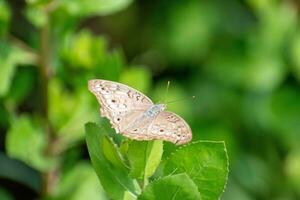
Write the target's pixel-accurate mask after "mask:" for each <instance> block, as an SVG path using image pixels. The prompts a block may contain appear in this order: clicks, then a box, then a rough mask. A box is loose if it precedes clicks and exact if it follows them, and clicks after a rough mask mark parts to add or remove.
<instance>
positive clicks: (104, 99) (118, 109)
mask: <svg viewBox="0 0 300 200" xmlns="http://www.w3.org/2000/svg"><path fill="white" fill-rule="evenodd" d="M88 86H89V90H90V91H91V92H92V93H93V94H94V95H95V96H96V98H97V100H98V102H99V103H100V105H101V109H100V113H101V116H103V117H107V118H108V119H109V120H110V123H111V124H112V126H113V127H114V128H115V129H116V131H117V132H123V130H124V129H126V128H127V127H128V124H130V123H132V121H134V119H137V118H138V117H139V116H141V115H142V114H143V113H144V112H145V111H146V110H147V109H148V108H149V107H150V106H152V105H153V103H152V101H151V100H150V99H149V98H148V97H147V96H146V95H144V94H143V93H141V92H139V91H137V90H135V89H133V88H131V87H129V86H127V85H124V84H121V83H117V82H113V81H107V80H101V79H94V80H90V81H89V83H88Z"/></svg>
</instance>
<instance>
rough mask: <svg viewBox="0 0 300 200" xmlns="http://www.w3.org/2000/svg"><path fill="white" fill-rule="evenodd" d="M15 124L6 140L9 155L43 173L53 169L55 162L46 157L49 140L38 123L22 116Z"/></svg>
mask: <svg viewBox="0 0 300 200" xmlns="http://www.w3.org/2000/svg"><path fill="white" fill-rule="evenodd" d="M14 123H15V124H14V126H13V127H12V128H11V129H10V130H9V131H8V136H7V138H6V149H7V153H8V155H9V156H11V157H13V158H17V159H20V160H22V161H24V162H26V163H27V164H29V165H31V166H32V167H35V168H36V169H39V170H41V171H43V170H47V169H49V168H51V167H53V164H54V163H53V161H51V160H50V159H48V158H46V157H45V156H44V153H45V151H46V144H47V140H46V138H45V135H44V134H43V132H42V130H41V127H40V125H39V124H38V122H35V121H34V120H33V119H31V118H30V117H28V116H21V117H20V118H18V119H17V120H15V121H14Z"/></svg>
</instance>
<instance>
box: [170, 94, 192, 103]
mask: <svg viewBox="0 0 300 200" xmlns="http://www.w3.org/2000/svg"><path fill="white" fill-rule="evenodd" d="M195 98H196V97H195V96H191V97H186V98H182V99H176V100H173V101H169V102H166V104H170V103H175V102H179V101H185V100H189V99H192V100H194V99H195Z"/></svg>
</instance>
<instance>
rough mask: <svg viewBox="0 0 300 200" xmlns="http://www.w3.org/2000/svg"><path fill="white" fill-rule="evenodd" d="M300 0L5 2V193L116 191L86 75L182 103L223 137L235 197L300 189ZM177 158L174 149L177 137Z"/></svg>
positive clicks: (0, 133)
mask: <svg viewBox="0 0 300 200" xmlns="http://www.w3.org/2000/svg"><path fill="white" fill-rule="evenodd" d="M299 9H300V3H299V1H297V0H227V1H222V0H185V1H183V0H172V1H159V0H136V1H131V0H84V1H80V0H73V1H70V0H27V1H23V0H9V1H8V0H6V1H5V0H0V141H1V142H0V199H1V200H2V199H3V200H12V199H59V200H60V199H71V200H79V199H91V200H94V199H106V196H105V194H104V192H103V191H102V189H101V186H100V183H99V181H98V179H97V177H96V175H95V173H94V170H93V168H92V166H91V164H90V161H89V156H88V153H87V150H86V145H85V139H84V124H85V123H86V122H88V121H95V122H100V120H101V119H100V118H99V112H98V109H99V105H98V104H97V102H96V99H95V97H94V96H93V95H91V94H90V93H89V92H88V90H87V80H89V79H93V78H101V79H109V80H114V81H119V82H122V83H126V84H128V85H131V86H133V87H135V88H137V89H139V90H140V91H142V92H144V93H145V94H147V95H148V96H149V97H151V98H152V99H153V100H154V101H155V102H159V101H161V100H163V99H164V98H165V95H166V92H165V90H166V85H167V81H168V80H170V81H171V85H170V90H169V93H168V96H167V100H169V101H170V100H175V99H178V98H183V97H190V96H192V95H195V96H196V99H195V100H192V101H191V100H187V101H181V102H177V103H174V104H170V105H169V110H171V111H174V112H176V113H178V114H180V115H181V116H182V117H183V118H185V119H186V121H188V123H189V124H190V126H191V128H192V130H193V134H194V138H193V140H200V139H201V140H224V141H225V142H226V145H227V151H228V154H229V158H230V175H229V181H228V184H227V188H226V191H225V193H224V195H223V196H222V199H223V200H254V199H255V200H256V199H257V200H269V199H272V200H295V199H300V147H299V145H300V144H299V143H300V90H299V89H300V87H299V84H300V82H299V81H300V24H299V22H300V16H299ZM164 148H165V156H166V155H167V154H168V152H171V151H172V150H173V149H174V146H173V145H172V144H169V143H166V144H165V147H164Z"/></svg>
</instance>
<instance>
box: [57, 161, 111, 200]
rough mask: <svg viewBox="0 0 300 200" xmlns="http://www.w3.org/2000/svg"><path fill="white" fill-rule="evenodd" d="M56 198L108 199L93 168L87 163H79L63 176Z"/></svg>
mask: <svg viewBox="0 0 300 200" xmlns="http://www.w3.org/2000/svg"><path fill="white" fill-rule="evenodd" d="M78 180H80V181H78ZM54 196H55V199H62V200H63V199H70V200H80V199H84V198H88V199H101V200H102V199H103V200H105V199H107V198H106V196H105V194H104V192H103V189H102V187H101V185H100V183H99V181H98V179H97V177H96V176H95V172H94V170H93V168H92V166H91V165H90V164H88V163H85V162H82V163H78V164H77V165H76V166H75V167H74V168H73V169H71V170H70V171H68V172H67V173H65V174H64V175H63V177H62V179H61V181H60V182H59V183H58V187H57V191H55V194H54Z"/></svg>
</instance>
